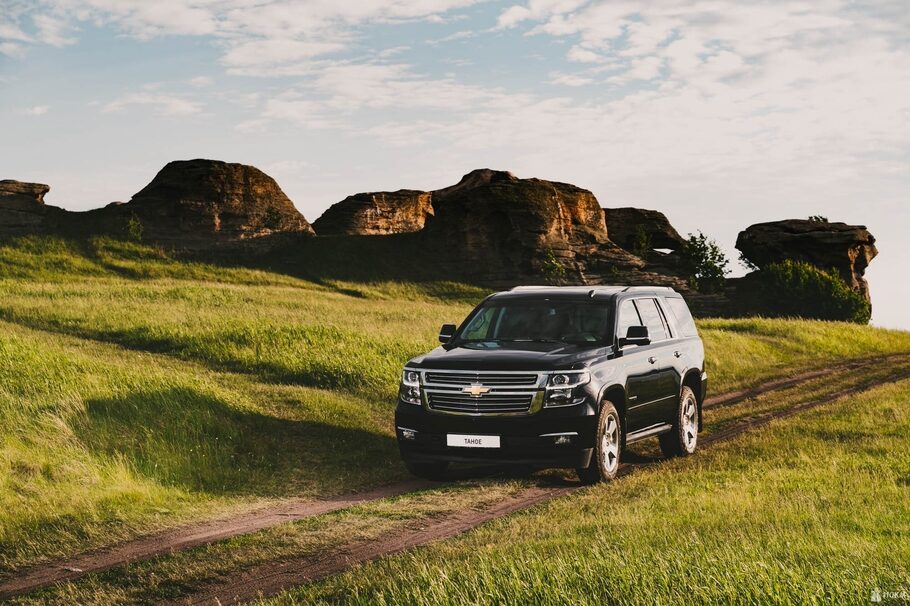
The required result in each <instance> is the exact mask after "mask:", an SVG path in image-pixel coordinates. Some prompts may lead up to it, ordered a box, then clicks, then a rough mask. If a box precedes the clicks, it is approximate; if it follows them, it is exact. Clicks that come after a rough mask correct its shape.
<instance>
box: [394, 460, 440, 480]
mask: <svg viewBox="0 0 910 606" xmlns="http://www.w3.org/2000/svg"><path fill="white" fill-rule="evenodd" d="M404 466H405V467H407V468H408V471H410V472H411V474H412V475H415V476H417V477H418V478H423V479H425V480H445V479H446V471H447V470H448V468H449V463H448V462H447V461H420V462H417V461H407V460H406V461H405V462H404Z"/></svg>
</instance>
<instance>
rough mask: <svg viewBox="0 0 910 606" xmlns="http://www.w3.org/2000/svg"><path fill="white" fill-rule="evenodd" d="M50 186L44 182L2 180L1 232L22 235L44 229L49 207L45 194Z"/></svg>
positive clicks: (0, 199)
mask: <svg viewBox="0 0 910 606" xmlns="http://www.w3.org/2000/svg"><path fill="white" fill-rule="evenodd" d="M48 191H50V187H48V186H47V185H44V184H42V183H24V182H22V181H13V180H12V179H4V180H2V181H0V234H2V235H9V236H21V235H26V234H32V233H37V232H40V231H42V230H43V228H44V220H45V216H46V215H47V210H48V207H47V206H46V205H45V204H44V195H45V194H46V193H47V192H48Z"/></svg>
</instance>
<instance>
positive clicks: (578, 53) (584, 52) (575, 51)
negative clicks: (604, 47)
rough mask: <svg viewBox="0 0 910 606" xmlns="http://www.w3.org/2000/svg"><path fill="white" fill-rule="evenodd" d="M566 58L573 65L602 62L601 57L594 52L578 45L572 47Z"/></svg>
mask: <svg viewBox="0 0 910 606" xmlns="http://www.w3.org/2000/svg"><path fill="white" fill-rule="evenodd" d="M566 58H567V59H568V60H569V61H574V62H575V63H597V62H598V61H602V60H603V57H601V56H600V55H598V54H597V53H595V52H594V51H592V50H590V49H587V48H584V47H582V46H578V45H576V46H573V47H572V48H571V49H570V50H569V53H568V54H567V55H566Z"/></svg>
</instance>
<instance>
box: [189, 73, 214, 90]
mask: <svg viewBox="0 0 910 606" xmlns="http://www.w3.org/2000/svg"><path fill="white" fill-rule="evenodd" d="M213 82H214V80H213V79H212V77H211V76H196V77H195V78H190V79H189V80H188V81H187V84H189V85H190V86H192V87H193V88H205V87H206V86H211V85H212V83H213Z"/></svg>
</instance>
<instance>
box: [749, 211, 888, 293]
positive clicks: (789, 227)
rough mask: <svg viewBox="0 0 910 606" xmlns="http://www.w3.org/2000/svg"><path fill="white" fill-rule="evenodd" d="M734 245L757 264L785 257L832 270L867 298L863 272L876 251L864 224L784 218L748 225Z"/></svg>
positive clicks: (777, 260) (764, 265) (764, 264)
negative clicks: (782, 219)
mask: <svg viewBox="0 0 910 606" xmlns="http://www.w3.org/2000/svg"><path fill="white" fill-rule="evenodd" d="M736 248H738V249H739V250H740V251H742V253H743V256H745V257H746V259H748V260H749V261H750V262H752V263H753V264H755V265H756V266H757V267H759V268H762V267H766V266H767V265H768V264H770V263H779V262H781V261H784V260H785V259H793V260H796V261H806V262H809V263H812V264H813V265H816V266H818V267H822V268H825V269H834V270H837V272H838V273H839V274H840V275H841V276H842V277H843V278H844V280H846V282H847V284H849V285H851V286H852V287H853V288H855V289H856V290H858V291H859V292H861V293H862V294H863V296H865V297H866V300H869V286H868V284H867V283H866V280H865V278H864V277H863V275H864V274H865V271H866V267H867V266H868V265H869V262H870V261H872V259H873V258H875V256H876V255H877V254H878V250H877V249H876V248H875V237H873V236H872V234H870V233H869V231H868V230H867V229H866V227H865V226H864V225H847V224H846V223H828V222H827V221H814V220H807V219H787V220H784V221H772V222H769V223H758V224H756V225H751V226H749V227H748V228H746V229H745V230H744V231H742V232H740V233H739V237H738V238H737V239H736Z"/></svg>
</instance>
